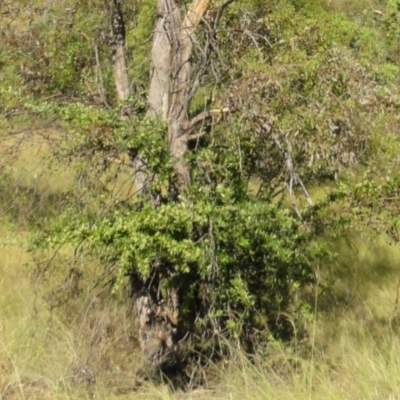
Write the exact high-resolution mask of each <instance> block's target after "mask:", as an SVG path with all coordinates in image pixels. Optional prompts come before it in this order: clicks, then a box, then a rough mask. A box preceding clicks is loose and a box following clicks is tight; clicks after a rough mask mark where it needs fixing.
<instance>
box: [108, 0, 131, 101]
mask: <svg viewBox="0 0 400 400" xmlns="http://www.w3.org/2000/svg"><path fill="white" fill-rule="evenodd" d="M110 6H111V31H112V36H111V51H112V60H113V66H114V79H115V88H116V91H117V98H118V100H119V101H124V100H126V99H127V98H128V97H129V95H130V84H129V77H128V68H127V65H126V54H125V52H126V50H125V24H124V18H123V14H122V10H121V1H120V0H112V1H111V5H110Z"/></svg>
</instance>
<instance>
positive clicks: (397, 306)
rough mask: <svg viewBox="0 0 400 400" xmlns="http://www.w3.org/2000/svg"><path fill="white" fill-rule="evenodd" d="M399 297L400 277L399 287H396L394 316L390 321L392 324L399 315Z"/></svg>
mask: <svg viewBox="0 0 400 400" xmlns="http://www.w3.org/2000/svg"><path fill="white" fill-rule="evenodd" d="M399 298H400V279H399V280H398V282H397V287H396V300H395V302H394V310H393V316H392V319H391V321H390V325H392V324H393V322H394V320H395V318H396V316H397V311H398V308H399Z"/></svg>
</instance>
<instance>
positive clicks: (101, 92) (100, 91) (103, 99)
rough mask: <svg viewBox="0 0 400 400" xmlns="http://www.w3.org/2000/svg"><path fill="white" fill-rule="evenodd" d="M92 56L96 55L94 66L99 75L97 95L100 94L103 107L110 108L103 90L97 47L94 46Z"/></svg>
mask: <svg viewBox="0 0 400 400" xmlns="http://www.w3.org/2000/svg"><path fill="white" fill-rule="evenodd" d="M94 54H95V55H96V66H97V71H98V74H99V80H100V87H99V93H100V98H101V101H102V102H103V103H104V105H105V106H106V107H107V108H111V107H110V105H109V104H108V101H107V98H106V95H105V89H104V82H103V74H102V72H101V65H100V58H99V50H98V48H97V45H94Z"/></svg>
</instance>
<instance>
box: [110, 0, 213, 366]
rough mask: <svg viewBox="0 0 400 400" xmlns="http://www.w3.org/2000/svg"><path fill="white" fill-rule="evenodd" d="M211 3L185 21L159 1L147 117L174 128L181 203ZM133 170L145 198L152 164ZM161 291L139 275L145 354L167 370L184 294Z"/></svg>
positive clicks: (118, 71) (135, 285)
mask: <svg viewBox="0 0 400 400" xmlns="http://www.w3.org/2000/svg"><path fill="white" fill-rule="evenodd" d="M208 3H209V0H193V3H192V4H191V5H190V7H189V11H188V13H187V15H186V16H185V18H184V20H183V21H181V18H180V10H179V8H178V7H177V5H176V3H175V1H174V0H158V3H157V20H156V22H155V27H154V36H153V48H152V52H151V73H150V89H149V94H148V111H147V116H148V117H154V118H160V119H161V120H163V121H165V122H166V123H167V125H168V138H169V150H170V154H171V158H172V159H173V160H174V168H175V175H176V179H175V182H174V188H175V190H174V191H175V193H174V198H175V199H178V198H179V194H180V193H182V191H183V190H184V189H185V187H186V186H187V185H188V183H189V168H188V166H187V165H186V164H185V162H184V160H183V157H184V156H185V154H186V153H187V151H188V142H187V136H186V135H185V133H186V130H187V128H188V109H189V103H190V98H189V89H190V78H191V56H192V51H193V33H194V32H195V30H196V28H197V26H198V24H199V22H200V20H201V18H202V16H203V14H204V12H205V11H206V9H207V6H208ZM113 4H114V13H113V17H112V21H113V37H114V38H115V39H116V40H115V41H114V42H115V52H114V53H115V58H114V69H115V82H116V87H117V93H118V98H119V99H120V100H124V99H126V97H127V96H128V95H129V85H128V86H127V82H128V81H127V74H126V63H125V29H124V24H123V19H122V14H121V12H120V6H119V1H118V0H113ZM133 164H134V168H135V188H136V192H137V194H144V193H145V192H146V190H147V187H148V184H149V181H150V180H151V179H153V178H154V177H149V174H148V173H147V171H146V160H145V159H144V158H143V156H141V155H140V154H137V155H135V158H134V160H133ZM150 197H151V196H150ZM149 200H150V201H151V202H152V203H153V206H155V207H156V206H157V204H158V201H157V199H152V198H150V199H149ZM152 270H153V272H154V276H156V274H157V273H158V272H157V271H162V270H163V265H153V268H152ZM164 272H165V271H164ZM161 278H162V277H161ZM161 278H160V279H161ZM164 278H165V276H164ZM150 286H151V287H150ZM157 286H158V282H157V279H153V278H152V280H151V283H148V282H142V281H141V279H140V277H139V276H137V275H135V274H134V275H133V276H132V289H133V292H134V296H135V306H136V311H137V315H138V321H139V341H140V346H141V350H142V354H143V356H144V359H145V360H146V361H147V362H148V363H149V364H150V365H152V366H153V367H157V368H163V369H165V368H166V367H171V366H173V365H176V364H177V363H178V361H179V360H178V324H179V315H178V309H179V292H178V288H171V289H169V290H168V291H167V292H166V293H164V295H163V297H161V298H160V294H159V290H154V289H155V288H156V289H158V288H157Z"/></svg>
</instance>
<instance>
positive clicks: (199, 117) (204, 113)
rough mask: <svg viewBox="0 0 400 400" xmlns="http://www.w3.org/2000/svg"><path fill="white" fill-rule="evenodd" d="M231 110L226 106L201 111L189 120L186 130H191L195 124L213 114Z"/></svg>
mask: <svg viewBox="0 0 400 400" xmlns="http://www.w3.org/2000/svg"><path fill="white" fill-rule="evenodd" d="M229 112H231V110H230V109H229V108H228V107H223V108H215V109H213V110H207V111H202V112H201V113H200V114H197V115H196V116H195V117H194V118H192V120H191V121H190V122H189V127H188V131H191V130H192V129H193V128H194V127H195V126H196V125H197V124H199V123H202V122H204V120H206V119H207V118H210V117H211V116H212V115H215V114H226V113H229Z"/></svg>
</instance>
